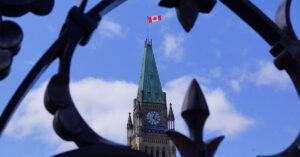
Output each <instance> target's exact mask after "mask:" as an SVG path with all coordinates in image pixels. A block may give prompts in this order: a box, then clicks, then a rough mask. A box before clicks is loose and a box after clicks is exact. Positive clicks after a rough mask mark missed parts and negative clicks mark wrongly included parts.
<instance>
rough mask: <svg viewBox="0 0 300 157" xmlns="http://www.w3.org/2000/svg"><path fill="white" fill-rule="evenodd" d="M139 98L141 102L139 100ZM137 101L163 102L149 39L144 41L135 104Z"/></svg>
mask: <svg viewBox="0 0 300 157" xmlns="http://www.w3.org/2000/svg"><path fill="white" fill-rule="evenodd" d="M141 96H142V97H141ZM141 98H142V99H141ZM140 100H142V101H143V102H140ZM138 102H140V103H145V102H148V103H159V104H164V103H165V102H164V99H163V97H162V88H161V84H160V79H159V75H158V71H157V67H156V62H155V58H154V54H153V50H152V41H149V40H146V41H145V48H144V58H143V66H142V70H141V76H140V83H139V88H138V93H137V99H136V105H137V103H138Z"/></svg>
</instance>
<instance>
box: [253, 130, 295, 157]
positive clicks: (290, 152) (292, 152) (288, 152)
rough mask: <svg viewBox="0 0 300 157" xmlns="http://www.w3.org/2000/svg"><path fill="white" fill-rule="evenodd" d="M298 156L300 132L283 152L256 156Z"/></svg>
mask: <svg viewBox="0 0 300 157" xmlns="http://www.w3.org/2000/svg"><path fill="white" fill-rule="evenodd" d="M297 156H300V133H299V134H298V137H297V138H296V140H295V141H294V142H293V143H292V144H291V145H290V146H289V147H288V148H287V149H286V150H284V151H283V152H281V153H278V154H276V155H270V156H258V157H297Z"/></svg>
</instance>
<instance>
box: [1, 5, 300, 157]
mask: <svg viewBox="0 0 300 157" xmlns="http://www.w3.org/2000/svg"><path fill="white" fill-rule="evenodd" d="M252 2H253V3H254V4H256V5H257V6H258V7H259V8H261V9H262V11H264V12H265V13H266V14H267V15H268V16H269V17H271V19H274V17H275V12H276V9H277V7H278V5H279V2H280V0H273V1H272V3H270V1H259V0H253V1H252ZM77 3H78V2H77V1H75V0H69V1H66V0H61V1H58V0H57V1H56V4H55V6H54V10H53V11H52V12H51V14H49V15H47V16H45V17H38V16H34V15H32V14H27V15H26V16H24V17H21V18H4V20H7V19H10V20H13V21H16V22H17V23H18V24H19V25H20V26H21V27H22V29H23V32H24V40H23V42H22V48H21V50H20V52H19V54H18V55H17V56H15V57H14V60H13V64H12V68H11V72H10V74H9V76H8V77H7V78H6V79H5V80H3V81H1V82H0V91H1V96H0V110H1V111H2V110H3V108H4V106H5V104H6V103H7V102H8V101H9V99H10V97H11V96H12V95H13V92H14V91H15V90H16V89H17V87H18V86H19V84H20V83H21V81H22V80H23V79H24V77H25V76H26V74H27V73H28V72H29V70H30V69H31V68H32V67H33V65H34V63H35V62H37V60H38V59H39V57H41V56H42V54H43V53H44V52H45V51H46V50H47V49H48V48H49V47H50V45H51V44H52V43H53V42H54V41H55V39H56V38H57V36H58V34H59V31H60V28H61V26H62V24H63V23H64V20H65V17H66V14H67V12H68V10H69V9H70V8H71V7H72V6H73V5H76V4H77ZM158 3H159V1H158V0H155V1H150V0H144V1H141V0H128V1H127V2H125V3H124V4H123V5H121V6H120V7H118V8H117V9H115V10H113V11H112V12H111V13H109V14H107V16H105V17H104V18H103V20H102V21H101V23H100V25H99V27H98V28H97V30H95V32H94V34H93V36H92V38H91V40H90V42H89V44H88V45H87V46H85V47H80V46H79V47H78V48H77V49H76V52H75V53H74V57H73V60H72V69H71V80H72V83H71V94H72V97H73V99H74V101H75V104H76V106H77V107H78V109H79V111H80V113H81V114H82V115H83V117H84V118H85V120H86V121H87V122H88V123H89V124H90V125H91V126H92V128H93V129H94V130H96V131H97V132H98V133H99V134H100V135H103V136H104V137H106V138H108V139H111V140H113V141H116V142H119V143H122V144H125V143H126V122H127V116H128V112H130V111H132V102H133V99H134V97H136V92H137V85H138V81H139V75H140V70H141V66H142V58H143V48H144V41H145V38H146V26H147V24H146V17H147V16H152V15H162V21H160V22H157V23H153V24H151V25H149V27H150V37H151V38H152V40H153V50H154V55H155V58H156V63H157V66H158V71H159V75H160V79H161V83H162V87H163V90H164V91H166V92H167V101H168V102H172V104H173V107H174V109H173V110H174V112H175V118H176V123H175V128H176V130H178V131H180V132H182V133H184V134H187V129H186V126H185V124H184V122H183V120H182V118H181V117H180V110H181V104H182V100H183V96H184V93H185V91H186V88H187V86H188V84H189V82H190V81H191V79H192V78H197V80H198V81H199V83H200V84H201V88H202V89H203V91H204V94H205V96H206V98H207V101H208V104H209V108H210V111H211V115H210V117H209V118H208V120H207V122H206V125H205V130H204V131H205V133H204V139H210V138H213V137H216V136H219V135H225V136H226V137H225V140H224V141H223V142H222V143H221V145H220V147H219V149H218V151H217V153H216V155H215V156H216V157H240V156H243V157H253V156H256V155H269V154H275V153H278V152H280V151H282V150H284V149H285V148H286V147H288V146H289V145H290V144H291V143H292V141H293V140H294V139H295V138H296V136H297V134H298V131H299V123H297V122H299V120H300V117H299V110H300V106H299V98H298V96H297V94H296V90H295V89H294V87H293V85H292V83H291V80H290V79H289V77H288V76H287V74H286V73H285V72H279V71H278V70H277V69H276V68H275V67H274V65H273V63H272V61H273V57H272V56H271V55H270V53H269V50H270V49H271V48H270V46H269V45H267V43H266V42H265V41H264V40H263V39H262V38H261V37H260V36H259V35H258V34H256V32H254V31H253V30H252V29H251V28H250V27H249V26H248V25H247V24H245V23H244V22H243V21H242V20H240V19H239V18H238V17H237V16H236V15H235V14H233V13H232V12H231V11H230V10H229V9H228V8H226V7H225V6H224V5H223V4H222V3H221V2H218V3H217V5H216V6H215V8H214V9H213V10H212V12H211V13H210V14H208V15H204V14H199V16H198V19H197V21H196V23H195V26H194V28H193V29H192V30H191V32H190V33H186V32H185V31H184V30H183V28H182V27H181V25H180V24H179V22H178V20H177V17H176V14H175V9H166V8H161V7H159V6H158V5H157V4H158ZM292 3H293V4H292V5H293V6H292V15H291V16H292V23H293V25H294V28H295V31H296V33H297V34H298V35H299V34H300V29H299V28H300V21H299V20H298V19H296V16H297V15H299V14H300V10H299V8H297V7H296V6H300V2H299V1H295V2H292ZM94 4H96V1H91V2H90V3H89V5H88V7H89V8H90V7H91V6H93V5H94ZM57 63H58V62H57V61H55V62H53V64H52V65H51V66H50V67H49V69H48V70H47V71H45V73H43V75H42V76H41V77H40V79H39V80H38V81H37V82H36V84H35V85H34V86H33V88H32V90H31V92H29V93H28V95H27V96H26V97H25V99H24V100H23V101H22V103H21V105H20V107H19V108H18V110H17V111H16V113H15V114H14V116H13V119H12V120H11V121H10V123H9V124H8V126H7V128H6V130H5V133H4V134H3V135H2V137H1V139H0V151H1V154H2V156H51V155H54V154H57V153H59V152H62V151H66V150H70V149H73V148H74V144H73V143H71V142H65V141H62V140H61V139H59V138H58V136H56V134H55V133H54V131H53V129H52V126H51V125H52V122H51V121H52V118H53V117H52V116H51V115H50V114H49V113H47V112H46V110H45V108H44V106H43V101H42V100H43V94H44V90H45V86H46V85H47V81H48V80H49V79H50V78H51V76H53V75H54V74H55V73H56V70H57Z"/></svg>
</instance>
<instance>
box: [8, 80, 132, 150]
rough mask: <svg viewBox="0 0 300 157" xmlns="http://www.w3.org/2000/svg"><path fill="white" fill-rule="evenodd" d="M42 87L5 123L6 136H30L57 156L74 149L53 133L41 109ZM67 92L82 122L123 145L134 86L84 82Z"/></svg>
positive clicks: (119, 82)
mask: <svg viewBox="0 0 300 157" xmlns="http://www.w3.org/2000/svg"><path fill="white" fill-rule="evenodd" d="M46 84H47V83H43V85H42V86H40V87H39V88H37V89H34V90H32V91H30V92H29V94H28V95H27V96H26V98H25V99H24V101H23V103H22V105H21V107H20V108H19V110H18V112H17V113H16V114H15V115H14V117H13V119H12V121H11V122H10V123H9V125H8V128H7V129H6V133H8V134H9V135H10V136H14V137H16V138H19V139H20V138H23V137H25V136H29V135H31V136H33V137H34V138H37V139H42V140H45V141H47V142H49V143H50V144H55V145H57V146H58V148H57V152H61V151H65V150H69V149H71V148H74V146H75V145H74V144H72V143H70V142H65V141H62V140H61V139H59V137H58V136H57V135H56V134H55V133H54V131H53V128H52V119H53V116H52V115H51V114H50V113H48V112H47V111H46V109H45V107H44V105H43V104H44V103H43V98H44V91H45V88H46ZM70 88H71V95H72V98H73V100H74V102H75V105H76V107H77V109H78V110H79V112H80V114H81V115H82V116H83V118H84V119H85V120H86V122H88V124H89V125H90V126H91V127H92V128H93V129H94V130H95V131H96V132H97V133H99V134H100V135H101V136H103V137H105V138H107V139H110V140H113V141H116V142H119V143H123V144H126V123H127V118H128V112H129V111H131V110H132V102H133V101H132V99H133V98H134V97H135V96H136V93H137V85H135V84H133V83H129V82H125V81H105V80H102V79H95V78H86V79H83V80H81V81H77V82H72V83H71V85H70ZM11 124H14V125H11ZM107 130H109V131H107Z"/></svg>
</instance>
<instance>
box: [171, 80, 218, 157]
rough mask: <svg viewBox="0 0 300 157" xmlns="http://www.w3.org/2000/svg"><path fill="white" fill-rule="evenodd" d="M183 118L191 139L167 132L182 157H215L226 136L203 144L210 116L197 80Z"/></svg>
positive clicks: (182, 113)
mask: <svg viewBox="0 0 300 157" xmlns="http://www.w3.org/2000/svg"><path fill="white" fill-rule="evenodd" d="M181 116H182V117H183V118H184V120H185V122H186V123H187V125H188V128H189V133H190V138H188V137H186V136H184V135H182V134H181V133H178V132H176V131H167V132H166V133H167V135H168V136H169V137H170V138H171V140H172V141H173V142H174V144H175V145H176V147H177V148H178V150H179V152H180V154H181V156H182V157H213V156H214V154H215V152H216V150H217V147H218V146H219V144H220V142H221V141H222V140H223V139H224V136H219V137H217V138H214V139H212V140H209V141H207V142H203V137H202V135H203V126H204V123H205V121H206V119H207V117H208V116H209V110H208V106H207V103H206V100H205V97H204V94H203V93H202V91H201V88H200V86H199V84H198V83H197V81H196V80H195V79H193V80H192V82H191V84H190V86H189V88H188V90H187V93H186V95H185V99H184V102H183V106H182V111H181Z"/></svg>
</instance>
